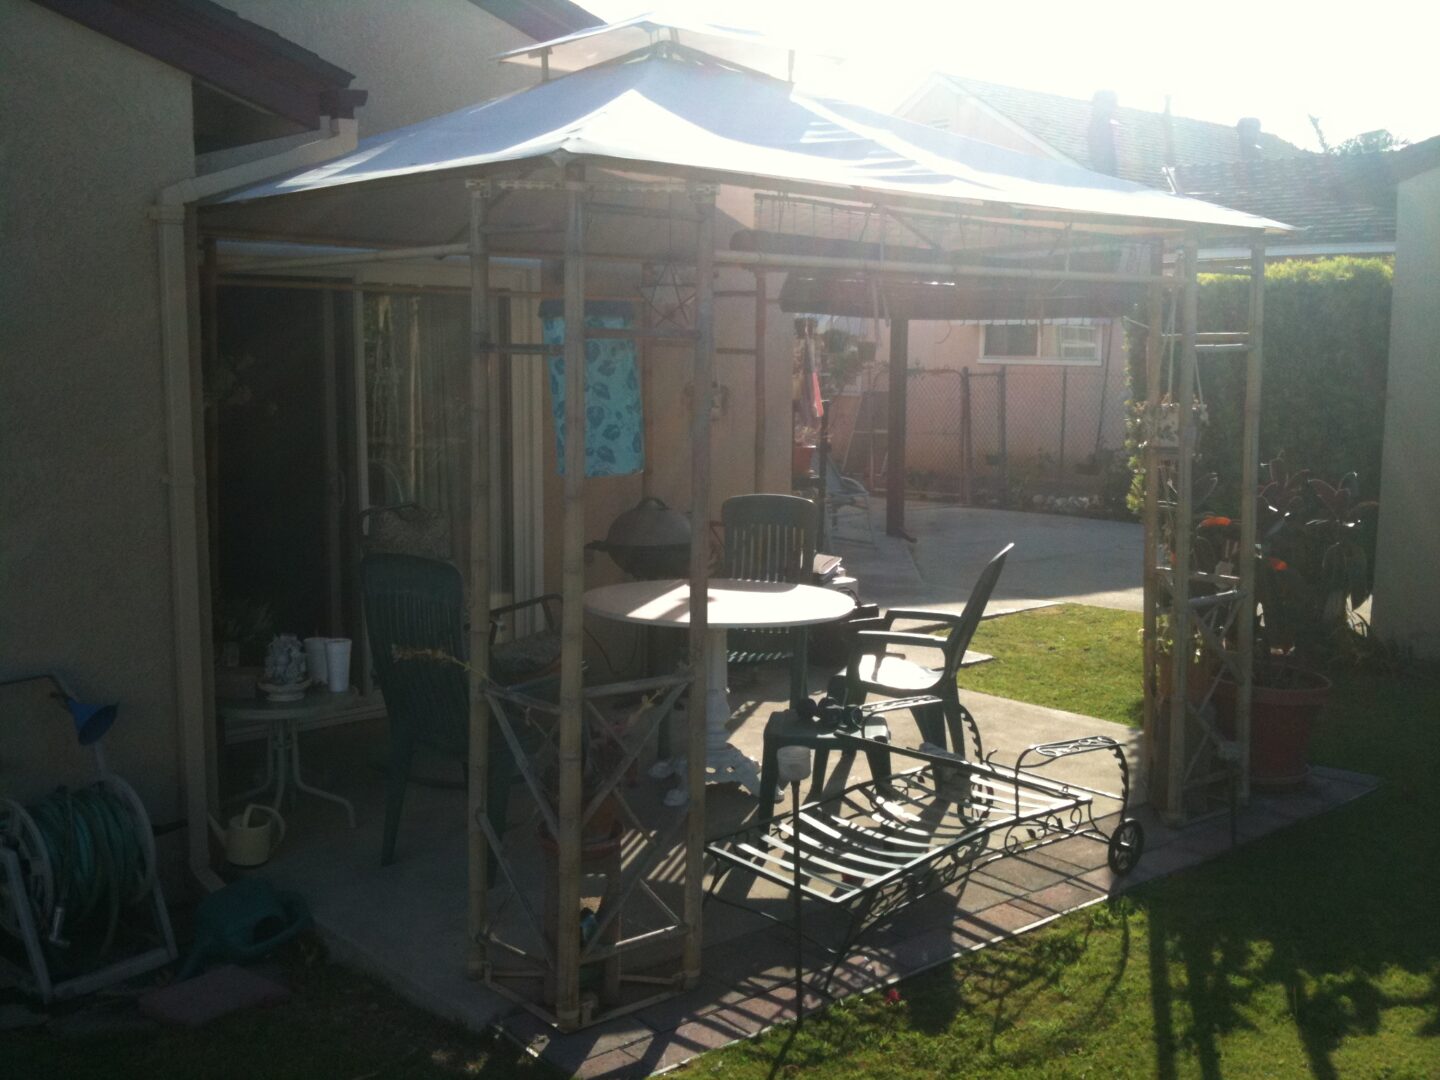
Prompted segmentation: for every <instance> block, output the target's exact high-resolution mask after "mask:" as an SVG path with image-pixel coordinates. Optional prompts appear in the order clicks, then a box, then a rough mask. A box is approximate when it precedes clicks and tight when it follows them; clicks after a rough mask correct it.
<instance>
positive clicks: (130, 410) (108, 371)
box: [0, 0, 194, 822]
mask: <svg viewBox="0 0 1440 1080" xmlns="http://www.w3.org/2000/svg"><path fill="white" fill-rule="evenodd" d="M190 103H191V93H190V79H189V77H188V76H186V75H184V74H182V73H180V72H178V71H176V70H174V69H173V68H170V67H168V66H166V65H165V64H162V63H160V62H159V61H157V60H154V59H151V58H150V57H148V56H145V55H143V54H141V53H139V52H136V51H135V50H133V49H130V48H127V47H126V46H123V45H120V44H117V43H116V42H114V41H111V40H110V39H108V38H106V37H103V36H101V35H100V34H97V33H94V32H93V31H91V30H88V29H86V28H84V27H82V26H80V25H79V24H77V23H75V22H72V21H70V20H69V19H66V18H64V17H62V16H60V15H57V14H55V13H54V12H51V11H48V10H46V9H44V8H42V7H40V6H38V5H36V4H33V3H31V2H30V0H0V115H3V116H5V117H6V120H5V122H4V124H3V126H0V160H3V162H4V165H3V169H4V185H3V190H4V200H3V203H0V249H3V250H4V251H5V258H4V260H0V327H3V328H4V332H3V337H0V341H3V356H0V674H3V676H5V677H13V676H16V675H20V674H26V673H30V672H35V671H46V670H58V671H61V672H63V673H64V675H65V676H66V677H67V678H68V679H70V680H71V681H72V682H73V684H74V689H75V691H76V693H78V694H80V695H81V696H82V697H87V698H89V699H92V700H95V699H103V700H107V701H119V702H120V703H121V711H120V719H119V722H118V723H117V725H116V727H115V729H114V732H113V734H112V735H111V736H110V738H109V739H108V740H107V746H108V749H109V752H110V760H111V762H112V764H113V765H114V767H115V768H116V769H117V770H118V771H120V772H121V773H123V774H124V775H125V776H126V777H128V778H129V779H130V780H131V781H132V782H133V784H134V785H135V787H136V788H137V790H138V791H139V793H140V795H141V797H142V798H143V799H144V800H145V801H146V804H147V805H148V807H149V809H150V812H151V815H152V816H153V817H154V819H155V820H156V821H157V822H168V821H174V820H175V819H176V817H177V814H178V811H179V807H178V800H177V798H176V795H177V788H178V784H177V779H178V765H177V760H176V751H175V747H176V743H177V725H176V715H175V699H174V687H175V672H174V667H173V660H172V658H173V655H174V641H173V636H172V627H171V606H170V605H171V597H170V580H169V574H168V566H169V557H170V532H169V524H168V516H167V489H166V484H165V469H166V465H165V460H166V459H165V424H164V416H163V410H162V403H163V401H164V390H163V385H162V381H161V356H160V328H159V299H158V284H157V275H158V254H157V246H156V237H155V228H154V226H153V225H152V224H151V222H150V221H149V220H148V217H147V209H148V208H149V207H150V206H151V205H152V204H153V203H154V201H155V198H156V196H157V194H158V193H159V192H160V190H161V189H162V188H163V187H165V186H166V185H168V184H172V183H174V182H176V181H178V180H181V179H184V178H186V177H188V176H190V175H192V173H193V168H194V158H193V143H192V135H191V112H190V108H191V104H190ZM139 147H143V153H141V152H137V148H139ZM10 719H12V718H10V717H7V720H10ZM13 719H15V720H16V721H17V722H32V721H33V722H38V723H50V722H54V723H60V724H63V723H65V718H64V716H63V715H62V714H60V713H59V712H55V713H53V714H47V715H42V716H36V717H29V716H26V717H18V718H13Z"/></svg>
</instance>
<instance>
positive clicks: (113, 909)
mask: <svg viewBox="0 0 1440 1080" xmlns="http://www.w3.org/2000/svg"><path fill="white" fill-rule="evenodd" d="M26 809H27V811H28V812H29V814H30V816H31V818H33V819H34V821H35V825H36V827H37V828H38V829H39V831H40V836H41V839H42V840H43V841H44V843H45V849H46V852H47V854H48V855H49V859H50V865H51V872H52V874H53V876H54V882H55V911H56V918H55V923H54V925H53V926H52V927H47V928H44V929H45V930H48V931H49V933H50V944H52V945H56V946H59V947H62V948H67V949H71V950H76V949H77V946H81V948H80V949H79V950H78V951H85V952H88V951H91V949H92V948H93V946H94V943H95V942H96V940H97V939H98V941H99V947H98V948H94V949H93V952H94V955H96V956H103V955H104V954H105V953H107V952H109V950H110V947H111V945H112V944H114V941H115V931H116V928H117V927H118V925H119V922H120V914H121V911H122V910H123V909H124V908H126V907H128V906H129V905H131V904H132V903H134V902H135V901H136V900H138V899H140V898H141V897H143V896H144V895H145V894H146V892H147V891H148V889H149V881H148V867H147V864H146V857H145V849H144V847H143V846H142V843H141V838H140V835H139V833H138V828H139V827H140V825H141V823H140V822H137V821H136V820H135V816H134V814H133V813H132V811H131V809H130V807H129V806H128V805H127V804H126V803H125V801H124V800H123V799H121V798H120V797H119V796H118V795H116V794H115V793H114V792H113V791H110V790H109V789H108V788H106V787H105V786H104V785H103V784H94V785H91V786H89V787H84V788H80V789H78V790H70V789H68V788H63V787H62V788H58V789H56V790H55V791H54V792H52V793H51V794H49V795H47V796H46V797H45V798H43V799H41V800H40V801H39V802H37V803H35V804H33V805H31V806H29V807H27V808H26ZM101 927H103V934H101V933H100V932H99V931H100V928H101ZM42 932H43V931H42ZM62 934H63V935H64V937H65V938H68V939H69V940H68V941H67V940H64V939H62V937H61V935H62ZM72 955H73V953H72Z"/></svg>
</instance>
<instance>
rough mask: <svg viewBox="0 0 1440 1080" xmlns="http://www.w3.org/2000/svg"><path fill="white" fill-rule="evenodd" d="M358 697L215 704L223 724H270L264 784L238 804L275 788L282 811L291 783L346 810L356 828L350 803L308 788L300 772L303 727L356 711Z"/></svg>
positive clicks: (316, 694)
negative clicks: (302, 725)
mask: <svg viewBox="0 0 1440 1080" xmlns="http://www.w3.org/2000/svg"><path fill="white" fill-rule="evenodd" d="M358 700H359V695H358V694H357V693H356V692H355V691H354V690H353V689H352V690H347V691H345V692H344V693H339V694H332V693H331V692H330V691H328V690H319V691H313V692H311V693H308V694H306V695H305V696H304V697H303V698H302V699H301V700H299V701H259V700H245V701H241V700H236V699H233V698H232V699H221V700H220V701H218V702H217V703H216V708H217V711H218V712H219V714H220V719H221V721H222V723H231V722H234V723H254V722H256V721H262V722H264V723H266V724H268V727H267V729H266V734H265V780H264V782H263V783H261V784H260V785H259V786H258V787H255V788H252V789H251V790H249V791H246V792H243V793H242V794H240V795H237V796H235V801H237V802H239V801H242V800H244V801H250V800H252V799H254V798H255V797H256V796H257V795H260V794H262V793H264V792H265V791H267V790H268V789H269V788H270V786H271V785H272V784H273V785H274V786H275V798H274V800H272V802H271V804H270V805H271V806H273V807H275V809H277V810H278V809H280V803H281V801H282V800H283V799H284V798H285V785H286V783H287V782H289V781H290V780H291V779H293V780H294V782H295V790H297V791H304V792H306V793H308V794H310V795H314V796H316V797H317V798H320V799H328V800H329V801H330V802H333V803H339V804H340V805H341V806H343V807H344V808H345V813H346V815H347V816H348V817H349V819H350V827H351V828H352V829H353V828H355V807H354V806H353V805H352V804H351V802H350V800H349V799H346V798H344V797H343V796H340V795H336V794H334V793H333V792H330V791H325V790H323V789H321V788H317V787H316V786H315V785H313V784H307V783H306V782H305V779H304V777H303V776H302V774H301V772H300V725H301V724H302V722H305V723H313V722H314V721H317V720H324V719H328V718H332V717H336V716H341V715H343V714H345V713H346V712H349V711H352V710H354V708H355V707H356V704H357V702H358Z"/></svg>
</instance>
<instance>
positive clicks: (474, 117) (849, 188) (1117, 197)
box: [212, 43, 1289, 243]
mask: <svg viewBox="0 0 1440 1080" xmlns="http://www.w3.org/2000/svg"><path fill="white" fill-rule="evenodd" d="M574 157H586V158H591V159H599V161H600V163H601V164H608V165H610V166H611V167H621V168H624V169H626V170H627V171H631V172H641V173H658V174H662V175H671V176H675V175H678V176H684V177H690V178H695V179H701V180H713V181H719V182H726V183H737V184H741V185H744V186H749V187H759V188H775V189H780V190H790V191H807V192H809V193H811V194H819V195H829V196H832V197H838V198H860V199H867V200H877V199H878V200H885V201H890V202H894V203H897V204H908V205H912V206H913V205H917V204H919V205H926V206H928V207H929V208H932V209H948V210H952V211H953V210H956V209H962V208H964V207H965V206H968V207H971V208H975V210H973V211H972V212H976V211H978V212H980V213H983V212H984V209H983V208H986V207H994V208H995V210H996V211H997V212H1002V213H1005V214H1011V213H1016V212H1019V213H1020V214H1022V215H1023V216H1026V217H1033V218H1035V219H1039V220H1043V219H1045V217H1046V215H1047V213H1048V214H1059V215H1060V216H1071V215H1080V216H1082V217H1091V216H1093V217H1094V218H1095V219H1096V221H1095V224H1097V225H1098V226H1099V227H1100V228H1102V229H1103V228H1105V227H1106V226H1107V225H1108V224H1112V223H1113V224H1114V225H1117V226H1118V225H1120V224H1122V222H1130V223H1136V222H1149V223H1154V224H1156V225H1159V226H1160V227H1162V228H1166V227H1168V228H1175V227H1184V226H1199V227H1201V228H1202V229H1206V230H1209V231H1216V230H1225V231H1233V230H1280V231H1288V229H1289V227H1288V226H1285V225H1282V224H1280V223H1278V222H1274V221H1270V220H1267V219H1264V218H1259V217H1256V216H1254V215H1251V214H1246V213H1242V212H1240V211H1238V210H1231V209H1227V208H1224V207H1219V206H1214V205H1211V204H1209V203H1205V202H1201V201H1199V200H1197V199H1188V198H1183V197H1181V196H1177V195H1171V194H1168V193H1166V192H1161V191H1156V190H1153V189H1151V188H1147V187H1144V186H1142V185H1140V184H1135V183H1131V182H1128V181H1125V180H1119V179H1116V178H1115V177H1112V176H1106V175H1103V174H1100V173H1094V172H1090V171H1088V170H1086V169H1082V168H1078V167H1076V166H1073V165H1068V164H1065V163H1063V162H1057V161H1053V160H1049V159H1046V158H1040V157H1033V156H1029V155H1025V154H1021V153H1018V152H1015V151H1011V150H1007V149H1004V148H1001V147H997V146H993V145H990V144H989V143H984V142H980V141H978V140H975V139H970V138H965V137H963V136H958V135H953V134H950V133H948V132H943V131H939V130H937V129H934V128H929V127H926V126H923V125H919V124H914V123H911V122H909V121H906V120H901V119H898V118H896V117H893V116H887V115H884V114H882V113H878V112H875V111H873V110H870V109H866V108H863V107H861V106H858V105H854V104H849V103H846V102H843V101H837V100H822V99H819V98H814V97H810V96H808V95H806V94H805V93H803V92H802V91H800V90H798V89H797V88H795V87H794V86H792V85H791V84H789V83H786V82H783V81H781V80H778V79H774V78H770V77H768V76H764V75H760V74H758V73H756V72H753V71H749V70H745V69H736V68H734V67H730V66H727V65H725V64H723V63H721V62H720V61H718V60H716V59H715V58H714V57H711V56H708V55H706V54H703V53H697V52H694V51H693V50H690V49H687V48H685V47H683V46H678V45H674V44H669V43H663V44H660V45H657V46H654V47H652V48H649V49H646V50H643V51H642V52H641V53H638V54H634V55H632V56H629V57H625V58H622V59H620V60H618V61H615V62H611V63H607V64H601V65H598V66H595V67H589V68H585V69H583V70H581V71H577V72H575V73H573V74H570V75H565V76H563V77H560V78H555V79H552V80H550V81H548V82H542V83H539V84H537V85H535V86H532V87H530V88H528V89H526V90H522V91H518V92H516V93H512V94H510V95H507V96H505V97H501V98H497V99H495V100H493V101H488V102H485V103H482V104H478V105H473V106H470V107H468V108H464V109H460V110H457V111H456V112H452V113H448V114H446V115H443V116H437V117H435V118H433V119H430V120H425V121H422V122H420V123H417V124H412V125H411V126H409V127H405V128H400V129H397V130H395V131H390V132H386V133H384V134H381V135H376V136H372V137H371V138H368V139H365V140H364V141H363V142H362V143H361V144H360V146H359V147H358V148H357V149H356V150H355V151H354V152H353V153H351V154H349V155H347V156H345V157H342V158H339V159H338V160H335V161H331V162H328V163H326V164H325V165H322V166H319V167H317V168H312V169H307V170H305V171H303V172H300V173H298V174H296V175H293V176H289V177H286V178H284V179H280V180H276V181H272V182H269V183H265V184H261V185H259V186H257V187H253V188H250V189H248V190H244V191H241V192H238V193H236V194H232V195H230V196H229V197H227V198H225V199H224V200H223V202H224V203H226V204H229V205H228V206H220V207H217V208H214V212H213V213H212V220H213V221H214V222H215V223H216V224H217V225H218V226H219V228H220V229H221V230H222V231H223V230H224V229H225V228H226V225H227V222H228V223H229V224H230V226H231V227H233V228H234V229H235V230H236V231H248V232H250V233H251V234H257V235H258V234H264V235H270V236H281V235H283V236H286V237H289V238H295V239H301V238H309V239H330V240H353V241H357V242H375V243H441V242H446V241H451V240H453V239H454V238H455V237H456V235H457V230H463V228H464V221H465V216H464V215H465V213H466V209H465V204H464V196H463V190H458V189H457V186H456V185H454V184H453V183H448V181H450V180H452V179H453V178H454V176H455V175H457V174H464V175H479V174H484V173H490V172H504V173H514V172H516V171H517V166H521V163H525V162H531V163H535V162H547V161H548V162H561V161H565V160H568V159H570V158H574ZM640 166H643V167H640ZM441 182H446V183H445V187H448V188H449V189H450V190H449V191H448V192H446V193H444V194H442V192H441V189H440V188H439V187H437V186H436V185H437V184H439V183H441ZM362 185H363V186H364V189H365V192H366V193H367V194H373V196H376V197H372V198H369V199H361V198H357V196H360V195H361V186H362ZM396 187H398V188H399V189H400V190H390V189H392V188H396ZM323 192H334V193H336V195H339V193H341V192H345V193H346V194H348V195H349V196H351V197H350V198H316V199H314V200H313V201H312V200H309V199H303V198H301V197H303V196H307V195H309V196H315V195H319V194H320V193H323ZM257 200H263V202H257ZM300 202H305V203H306V204H307V206H306V207H305V209H304V210H303V211H301V208H300V206H299V203H300ZM292 203H294V204H295V205H293V206H292V205H291V204H292ZM957 203H958V204H960V205H957ZM240 204H249V206H242V205H240ZM282 211H284V213H283V216H282Z"/></svg>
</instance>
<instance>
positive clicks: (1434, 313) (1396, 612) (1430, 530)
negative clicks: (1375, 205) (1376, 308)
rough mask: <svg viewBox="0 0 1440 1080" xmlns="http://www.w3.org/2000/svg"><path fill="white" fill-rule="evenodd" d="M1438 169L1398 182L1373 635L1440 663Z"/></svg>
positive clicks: (1439, 205)
mask: <svg viewBox="0 0 1440 1080" xmlns="http://www.w3.org/2000/svg"><path fill="white" fill-rule="evenodd" d="M1437 283H1440V168H1437V169H1431V170H1430V171H1428V172H1424V173H1420V174H1419V175H1417V176H1413V177H1411V178H1410V179H1408V180H1406V181H1404V182H1402V183H1401V184H1400V188H1399V199H1398V206H1397V216H1396V249H1395V281H1394V293H1393V301H1392V305H1391V309H1390V311H1391V314H1390V370H1389V376H1388V379H1387V382H1386V388H1385V397H1386V401H1385V442H1384V451H1383V457H1382V459H1381V467H1380V521H1379V537H1378V543H1377V551H1376V555H1375V597H1374V600H1373V602H1372V605H1371V610H1372V613H1373V616H1374V620H1373V621H1374V630H1375V633H1376V634H1377V635H1379V636H1380V637H1382V638H1385V639H1388V640H1393V641H1396V642H1398V643H1400V644H1402V645H1404V646H1406V647H1408V648H1410V649H1413V650H1414V651H1415V653H1416V655H1417V656H1421V657H1426V658H1430V659H1434V658H1437V657H1440V624H1437V621H1436V612H1437V603H1436V602H1437V600H1440V586H1437V584H1436V571H1435V567H1436V566H1437V565H1440V502H1437V500H1436V497H1435V496H1436V491H1437V481H1436V476H1437V474H1440V423H1437V421H1440V303H1437V300H1440V285H1437Z"/></svg>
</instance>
